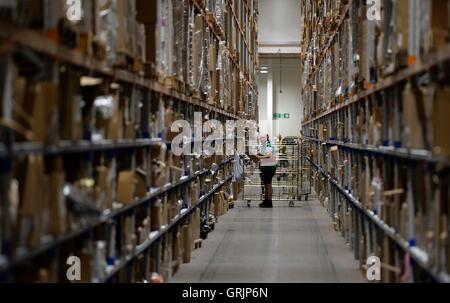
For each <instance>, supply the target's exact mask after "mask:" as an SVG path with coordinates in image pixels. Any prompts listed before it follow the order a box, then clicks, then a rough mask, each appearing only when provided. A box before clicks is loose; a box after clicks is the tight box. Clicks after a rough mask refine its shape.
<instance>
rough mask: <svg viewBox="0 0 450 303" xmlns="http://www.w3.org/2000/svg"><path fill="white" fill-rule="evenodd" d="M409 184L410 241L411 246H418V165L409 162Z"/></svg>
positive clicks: (408, 232)
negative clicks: (416, 202)
mask: <svg viewBox="0 0 450 303" xmlns="http://www.w3.org/2000/svg"><path fill="white" fill-rule="evenodd" d="M407 173H408V175H409V178H408V184H407V195H408V197H407V203H408V231H407V234H408V242H409V245H410V246H411V247H414V246H416V227H415V224H416V223H415V213H416V206H415V195H414V194H415V184H416V167H415V164H414V163H408V172H407Z"/></svg>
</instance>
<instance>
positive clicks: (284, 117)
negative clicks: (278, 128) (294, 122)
mask: <svg viewBox="0 0 450 303" xmlns="http://www.w3.org/2000/svg"><path fill="white" fill-rule="evenodd" d="M273 118H274V119H290V118H291V115H290V114H279V113H277V114H273Z"/></svg>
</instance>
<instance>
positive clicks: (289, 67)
mask: <svg viewBox="0 0 450 303" xmlns="http://www.w3.org/2000/svg"><path fill="white" fill-rule="evenodd" d="M299 65H300V62H299V59H282V63H281V65H280V60H279V59H263V60H261V66H267V67H268V68H269V74H262V75H261V76H260V78H259V104H260V105H259V115H260V120H261V122H262V123H261V125H260V128H261V131H263V130H267V132H268V133H270V134H271V136H272V138H273V137H275V136H278V135H280V134H281V135H282V136H283V137H286V136H299V135H300V130H301V120H302V116H303V106H301V103H300V72H299V70H300V66H299ZM280 69H281V78H280ZM268 79H272V80H273V81H272V83H273V92H272V95H269V94H268V92H269V90H268V87H269V81H268ZM280 90H281V92H280ZM271 99H272V101H271ZM270 102H273V110H272V111H271V112H272V113H270V106H268V103H270ZM274 113H283V114H284V113H288V114H290V118H289V119H280V120H273V119H272V117H273V114H274ZM263 117H270V120H269V121H270V126H269V127H266V126H265V125H264V122H265V121H263V120H265V118H263ZM270 128H272V130H271V131H270Z"/></svg>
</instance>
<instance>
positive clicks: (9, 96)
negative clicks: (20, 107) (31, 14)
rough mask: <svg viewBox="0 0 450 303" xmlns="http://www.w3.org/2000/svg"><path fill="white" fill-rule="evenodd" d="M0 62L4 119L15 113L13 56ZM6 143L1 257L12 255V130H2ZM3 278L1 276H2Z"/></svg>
mask: <svg viewBox="0 0 450 303" xmlns="http://www.w3.org/2000/svg"><path fill="white" fill-rule="evenodd" d="M0 63H1V65H2V66H4V69H3V70H2V71H1V72H0V97H1V100H3V102H2V107H1V108H0V116H3V118H4V119H9V120H11V119H12V115H13V101H14V97H13V81H14V80H13V70H14V64H13V60H12V56H11V55H10V54H6V55H5V56H2V57H0ZM2 141H3V142H4V143H5V147H6V148H7V150H8V152H7V157H6V158H4V159H0V257H1V256H2V255H3V256H5V257H6V258H9V257H11V256H12V230H11V218H10V215H9V211H8V210H9V209H10V205H11V201H10V195H9V192H10V186H11V181H12V154H11V148H12V142H13V132H12V130H9V129H5V130H4V131H0V142H2ZM0 279H1V277H0Z"/></svg>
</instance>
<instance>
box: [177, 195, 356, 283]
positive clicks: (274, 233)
mask: <svg viewBox="0 0 450 303" xmlns="http://www.w3.org/2000/svg"><path fill="white" fill-rule="evenodd" d="M277 203H278V204H277V205H278V207H275V208H274V209H273V210H264V209H259V208H256V207H252V208H247V207H246V206H245V205H244V204H239V205H238V207H237V208H236V209H234V210H232V211H230V212H229V213H228V214H227V215H226V216H224V217H221V218H220V220H221V221H220V224H218V225H217V228H216V231H215V232H214V233H212V234H210V236H209V238H208V239H207V241H205V242H204V244H203V248H202V249H200V250H197V251H195V252H194V253H193V258H192V262H191V263H190V264H186V265H183V266H182V268H181V270H180V272H179V273H178V274H177V275H176V276H175V277H174V278H173V280H172V282H175V283H198V282H203V283H208V282H212V283H213V282H216V283H231V282H235V283H241V282H242V283H255V282H268V283H272V282H283V283H295V282H299V283H301V282H306V283H309V282H317V283H320V282H336V283H338V282H356V283H358V282H364V279H363V275H362V274H361V272H360V271H359V270H358V266H357V263H356V261H354V260H353V258H352V252H351V250H350V249H349V248H348V247H346V245H345V243H344V240H343V238H341V236H340V234H339V233H337V232H335V231H334V230H333V229H332V225H331V223H330V222H331V221H330V218H329V216H328V215H327V213H326V211H325V209H324V208H323V207H322V206H321V205H320V204H319V202H318V201H317V200H315V201H309V202H304V201H302V202H300V204H299V203H297V206H296V207H295V208H288V207H284V206H282V205H284V203H281V202H277ZM254 205H256V203H254Z"/></svg>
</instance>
